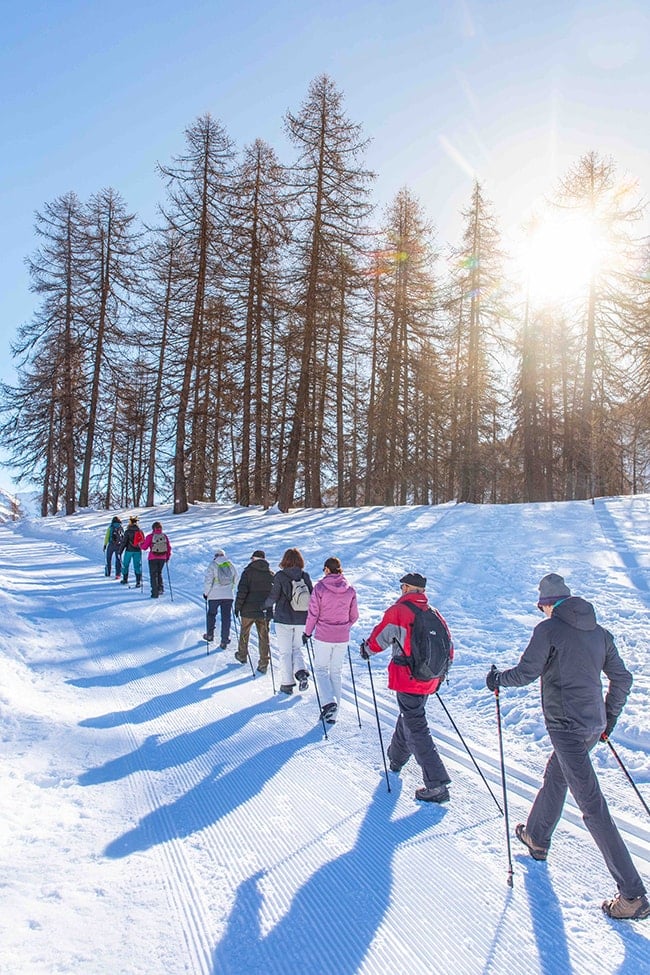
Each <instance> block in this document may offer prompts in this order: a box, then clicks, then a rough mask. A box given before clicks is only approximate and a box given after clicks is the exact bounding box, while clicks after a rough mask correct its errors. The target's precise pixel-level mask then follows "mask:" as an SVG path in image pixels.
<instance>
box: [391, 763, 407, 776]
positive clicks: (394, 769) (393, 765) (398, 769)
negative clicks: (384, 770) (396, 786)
mask: <svg viewBox="0 0 650 975" xmlns="http://www.w3.org/2000/svg"><path fill="white" fill-rule="evenodd" d="M388 768H389V769H390V770H391V772H397V773H399V772H401V771H402V769H403V768H404V766H403V765H398V764H397V762H389V763H388Z"/></svg>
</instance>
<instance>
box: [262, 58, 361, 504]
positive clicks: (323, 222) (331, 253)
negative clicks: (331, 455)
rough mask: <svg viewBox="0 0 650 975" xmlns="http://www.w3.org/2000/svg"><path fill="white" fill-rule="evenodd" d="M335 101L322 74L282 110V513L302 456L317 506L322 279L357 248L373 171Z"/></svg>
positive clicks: (324, 324) (324, 319)
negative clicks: (289, 335) (288, 232)
mask: <svg viewBox="0 0 650 975" xmlns="http://www.w3.org/2000/svg"><path fill="white" fill-rule="evenodd" d="M342 102H343V97H342V95H341V93H340V92H339V91H338V90H337V89H336V87H335V85H334V83H333V82H332V81H331V80H330V79H329V78H328V77H327V76H326V75H321V76H320V77H318V78H316V79H315V80H314V81H313V82H312V84H311V85H310V87H309V91H308V94H307V98H306V100H305V102H304V104H303V106H302V108H301V110H300V112H299V113H298V114H297V115H293V114H291V113H288V114H287V116H286V126H287V130H288V133H289V137H290V139H291V140H292V142H293V143H294V145H295V146H296V147H297V149H298V159H297V162H296V163H295V165H294V166H293V168H292V176H291V181H292V189H293V192H294V194H295V196H296V207H297V210H296V224H297V227H296V235H295V236H296V241H297V255H298V256H297V261H296V264H295V267H294V288H295V299H294V306H295V308H296V310H297V315H298V322H299V330H298V329H296V330H295V331H294V334H295V337H296V339H297V340H298V341H299V345H298V356H297V380H296V385H297V388H296V393H295V399H294V401H293V407H292V408H291V407H290V409H289V416H290V421H289V423H290V431H289V436H288V446H287V449H286V453H285V456H284V466H283V471H282V480H281V483H280V490H279V497H278V504H279V506H280V508H281V509H282V510H284V511H286V510H288V508H289V507H290V506H291V504H292V502H293V498H294V494H295V489H296V481H297V478H298V468H299V464H300V461H301V460H302V464H303V471H304V478H305V493H304V502H305V504H307V505H314V506H319V505H320V504H321V496H322V484H321V481H320V474H319V471H320V465H321V462H322V456H321V454H320V449H321V445H322V437H320V435H319V433H318V430H317V426H318V413H317V410H318V404H319V402H322V391H323V389H324V387H325V383H326V381H327V375H328V371H327V364H326V362H323V359H322V357H321V356H322V353H323V351H324V350H327V351H328V352H329V350H330V349H331V344H330V331H331V327H332V324H331V318H330V309H329V307H328V306H327V304H326V302H327V298H328V296H329V294H330V290H329V288H328V287H327V283H328V281H330V280H331V270H332V268H334V267H335V266H336V263H337V261H338V259H339V254H340V253H341V250H342V249H343V250H344V251H347V250H349V251H351V252H354V251H355V250H356V249H357V237H358V234H359V232H360V230H361V228H362V226H363V221H364V220H365V219H366V217H367V216H368V213H369V203H368V199H367V194H368V184H369V182H370V180H371V178H372V174H371V173H369V172H368V171H367V170H365V169H364V168H363V165H362V163H361V161H360V160H361V156H362V154H363V151H364V149H365V146H366V142H365V140H363V139H362V137H361V129H360V126H359V125H356V124H354V123H352V122H350V121H349V119H348V118H347V117H346V116H345V115H344V112H343V104H342ZM314 451H316V453H314Z"/></svg>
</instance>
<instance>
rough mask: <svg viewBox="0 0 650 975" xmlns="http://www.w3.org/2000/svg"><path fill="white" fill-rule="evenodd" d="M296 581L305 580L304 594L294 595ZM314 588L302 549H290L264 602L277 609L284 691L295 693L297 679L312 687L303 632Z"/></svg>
mask: <svg viewBox="0 0 650 975" xmlns="http://www.w3.org/2000/svg"><path fill="white" fill-rule="evenodd" d="M294 583H302V585H301V586H300V589H301V590H302V595H301V594H300V591H298V592H296V593H295V594H294ZM313 588H314V587H313V585H312V581H311V579H310V578H309V573H308V572H305V560H304V558H303V557H302V553H301V552H300V549H297V548H288V549H287V550H286V552H285V553H284V555H283V556H282V561H281V562H280V571H279V572H276V573H275V575H274V576H273V586H272V587H271V592H270V593H269V595H268V596H267V598H266V602H265V603H264V609H268V610H270V609H273V620H274V623H275V637H276V641H277V645H278V654H279V657H280V691H281V692H282V693H283V694H293V689H294V687H295V683H296V681H298V689H299V690H301V691H306V690H307V688H308V687H309V671H308V670H307V668H306V667H305V658H304V656H303V642H302V632H303V630H304V629H305V622H306V620H307V609H308V608H309V596H310V595H311V592H312V590H313ZM301 606H302V607H303V608H302V609H301V608H300V607H301ZM294 678H295V679H294Z"/></svg>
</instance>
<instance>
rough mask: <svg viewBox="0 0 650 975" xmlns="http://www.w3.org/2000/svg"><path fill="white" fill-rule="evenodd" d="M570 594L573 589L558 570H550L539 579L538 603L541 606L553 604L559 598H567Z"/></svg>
mask: <svg viewBox="0 0 650 975" xmlns="http://www.w3.org/2000/svg"><path fill="white" fill-rule="evenodd" d="M570 595H571V590H570V589H569V587H568V586H567V584H566V583H565V581H564V579H563V578H562V576H559V575H558V574H557V572H549V574H548V575H547V576H544V578H543V579H540V581H539V600H538V604H539V605H540V606H552V605H553V603H556V602H557V601H558V599H566V598H567V596H570Z"/></svg>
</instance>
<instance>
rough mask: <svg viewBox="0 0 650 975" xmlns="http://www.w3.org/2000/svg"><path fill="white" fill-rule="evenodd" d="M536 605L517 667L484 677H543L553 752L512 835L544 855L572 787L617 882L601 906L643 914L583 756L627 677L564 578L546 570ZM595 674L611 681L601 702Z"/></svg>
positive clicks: (619, 913)
mask: <svg viewBox="0 0 650 975" xmlns="http://www.w3.org/2000/svg"><path fill="white" fill-rule="evenodd" d="M537 606H538V609H540V610H541V612H543V613H544V615H545V617H546V619H545V620H543V621H542V622H541V623H538V625H537V626H536V627H535V629H534V630H533V635H532V637H531V639H530V642H529V644H528V646H527V647H526V649H525V650H524V653H523V655H522V657H521V659H520V661H519V663H518V664H517V666H516V667H513V668H512V669H511V670H504V671H502V672H501V673H499V671H498V670H497V669H496V668H495V667H493V668H492V670H491V671H490V672H489V673H488V675H487V678H486V684H487V686H488V687H489V689H490V690H491V691H494V690H495V689H496V688H497V687H521V686H523V685H525V684H531V683H532V682H533V681H534V680H537V679H538V678H539V677H541V691H542V710H543V712H544V721H545V724H546V728H547V731H548V734H549V738H550V739H551V743H552V745H553V754H552V755H551V757H550V759H549V760H548V764H547V766H546V771H545V773H544V782H543V785H542V788H541V789H540V790H539V792H538V793H537V797H536V799H535V801H534V803H533V805H532V808H531V810H530V813H529V814H528V821H527V822H526V824H525V825H524V824H523V823H519V824H518V826H517V827H516V829H515V833H516V836H517V838H518V839H519V840H520V841H521V842H522V843H523V844H524V845H525V846H526V847H527V848H528V852H529V853H530V855H531V856H532V857H533V859H535V860H546V857H547V854H548V851H549V847H550V845H551V837H552V835H553V831H554V830H555V827H556V826H557V824H558V822H559V819H560V816H561V815H562V808H563V806H564V801H565V799H566V794H567V789H570V790H571V794H572V796H573V798H574V799H575V801H576V803H577V805H578V808H579V809H580V812H581V813H582V817H583V819H584V823H585V826H586V827H587V829H588V830H589V832H590V833H591V835H592V837H593V839H594V840H595V842H596V845H597V846H598V849H599V850H600V852H601V853H602V855H603V857H604V860H605V863H606V864H607V867H608V869H609V872H610V873H611V875H612V877H613V878H614V880H615V881H616V884H617V887H618V893H617V894H616V896H615V897H613V898H612V899H611V900H606V901H604V902H603V905H602V908H603V911H604V912H605V914H607V915H608V916H609V917H612V918H617V919H623V918H633V919H639V918H645V917H649V916H650V904H649V903H648V898H647V897H646V890H645V887H644V885H643V881H642V880H641V877H640V876H639V873H638V871H637V869H636V867H635V866H634V864H633V862H632V858H631V856H630V854H629V852H628V849H627V847H626V846H625V844H624V842H623V840H622V838H621V835H620V833H619V831H618V829H617V827H616V825H615V823H614V821H613V820H612V817H611V815H610V812H609V809H608V807H607V803H606V801H605V797H604V796H603V794H602V792H601V791H600V785H599V784H598V779H597V777H596V773H595V772H594V769H593V766H592V764H591V759H590V756H589V753H590V751H591V749H592V748H593V747H594V746H595V745H596V743H597V742H598V741H600V740H601V739H602V740H603V741H606V740H607V738H608V737H609V736H610V735H611V733H612V730H613V728H614V725H615V724H616V720H617V718H618V716H619V714H620V713H621V711H622V710H623V706H624V704H625V701H626V700H627V696H628V694H629V692H630V688H631V686H632V675H631V674H630V672H629V671H628V670H627V669H626V667H625V665H624V663H623V661H622V660H621V658H620V656H619V654H618V650H617V649H616V646H615V644H614V638H613V637H612V634H611V633H609V631H608V630H606V629H604V628H603V627H602V626H600V625H599V624H598V623H597V622H596V614H595V612H594V608H593V606H592V605H591V603H588V602H587V601H586V600H585V599H582V598H580V597H579V596H572V595H571V590H570V589H569V587H568V586H567V585H566V584H565V582H564V579H563V578H562V576H559V575H557V574H556V573H554V572H551V573H550V574H549V575H546V576H544V578H543V579H542V580H541V582H540V583H539V600H538V603H537ZM601 672H602V673H605V675H606V676H607V677H608V679H609V687H608V690H607V694H606V696H605V700H604V701H603V692H602V684H601V677H600V675H601Z"/></svg>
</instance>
